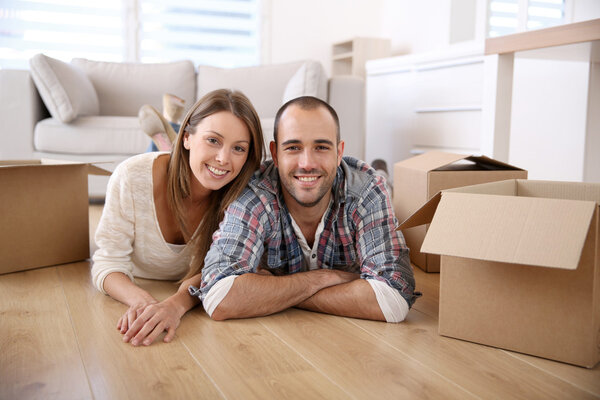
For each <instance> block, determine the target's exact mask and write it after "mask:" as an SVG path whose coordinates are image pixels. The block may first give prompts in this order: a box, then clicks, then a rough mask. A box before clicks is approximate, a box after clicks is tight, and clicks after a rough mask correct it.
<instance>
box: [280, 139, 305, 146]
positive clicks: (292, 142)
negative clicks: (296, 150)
mask: <svg viewBox="0 0 600 400" xmlns="http://www.w3.org/2000/svg"><path fill="white" fill-rule="evenodd" d="M298 143H302V142H301V141H300V140H298V139H290V140H286V141H285V142H282V143H281V145H282V146H287V145H288V144H298Z"/></svg>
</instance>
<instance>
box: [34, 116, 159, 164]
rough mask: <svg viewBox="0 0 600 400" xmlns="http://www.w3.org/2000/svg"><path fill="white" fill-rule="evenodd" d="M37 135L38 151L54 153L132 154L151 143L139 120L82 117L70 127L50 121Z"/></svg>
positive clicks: (40, 125)
mask: <svg viewBox="0 0 600 400" xmlns="http://www.w3.org/2000/svg"><path fill="white" fill-rule="evenodd" d="M33 135H34V136H33V143H34V147H35V150H36V151H38V152H50V153H67V154H129V155H132V154H139V153H143V152H144V151H145V150H146V148H147V147H148V145H149V144H150V138H149V137H148V136H147V135H146V134H145V133H144V132H142V130H141V129H140V124H139V121H138V119H137V117H107V116H103V117H98V116H92V117H79V118H77V119H76V120H74V121H73V122H72V123H70V124H63V123H61V122H60V121H58V120H56V119H54V118H47V119H44V120H42V121H40V122H38V123H37V125H36V126H35V131H34V134H33Z"/></svg>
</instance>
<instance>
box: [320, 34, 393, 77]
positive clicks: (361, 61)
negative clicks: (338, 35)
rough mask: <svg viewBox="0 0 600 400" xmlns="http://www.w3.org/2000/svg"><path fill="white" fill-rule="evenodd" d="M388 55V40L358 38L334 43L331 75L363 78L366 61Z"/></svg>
mask: <svg viewBox="0 0 600 400" xmlns="http://www.w3.org/2000/svg"><path fill="white" fill-rule="evenodd" d="M389 55H390V40H389V39H380V38H360V37H359V38H354V39H352V40H347V41H344V42H339V43H335V44H334V45H333V48H332V74H333V75H357V76H362V77H364V76H365V63H366V62H367V60H372V59H376V58H384V57H388V56H389Z"/></svg>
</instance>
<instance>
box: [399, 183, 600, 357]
mask: <svg viewBox="0 0 600 400" xmlns="http://www.w3.org/2000/svg"><path fill="white" fill-rule="evenodd" d="M437 203H439V204H437ZM436 204H437V206H436ZM599 204H600V184H598V183H595V184H592V183H574V182H548V181H527V180H508V181H503V182H495V183H487V184H482V185H475V186H468V187H463V188H458V189H451V190H448V191H444V192H442V193H441V194H438V195H436V196H435V197H434V198H432V199H431V200H430V201H429V202H428V203H427V204H426V205H425V206H423V208H421V209H420V210H419V211H417V213H415V214H414V216H413V217H411V218H410V219H409V220H408V221H406V224H407V225H410V224H418V223H422V222H428V221H431V225H430V226H429V231H428V232H427V236H426V237H425V241H424V242H423V247H422V248H421V251H423V252H427V253H435V254H441V256H442V257H441V262H442V268H441V276H440V310H439V333H440V334H441V335H444V336H450V337H454V338H458V339H464V340H468V341H472V342H477V343H482V344H486V345H490V346H494V347H499V348H503V349H508V350H514V351H517V352H521V353H527V354H532V355H535V356H540V357H544V358H549V359H553V360H558V361H563V362H566V363H570V364H576V365H580V366H584V367H588V368H591V367H593V366H594V365H595V364H596V363H597V362H598V361H600V222H599V220H600V216H599V214H600V209H599ZM434 212H435V215H434V216H433V220H431V216H432V214H433V213H434Z"/></svg>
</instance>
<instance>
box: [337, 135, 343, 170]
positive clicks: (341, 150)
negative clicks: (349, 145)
mask: <svg viewBox="0 0 600 400" xmlns="http://www.w3.org/2000/svg"><path fill="white" fill-rule="evenodd" d="M337 152H338V167H339V166H340V163H341V162H342V157H343V156H344V141H343V140H340V142H339V143H338V145H337Z"/></svg>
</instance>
